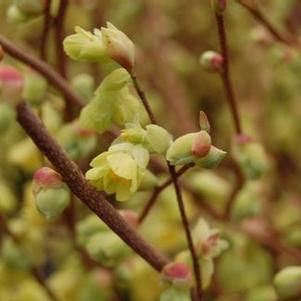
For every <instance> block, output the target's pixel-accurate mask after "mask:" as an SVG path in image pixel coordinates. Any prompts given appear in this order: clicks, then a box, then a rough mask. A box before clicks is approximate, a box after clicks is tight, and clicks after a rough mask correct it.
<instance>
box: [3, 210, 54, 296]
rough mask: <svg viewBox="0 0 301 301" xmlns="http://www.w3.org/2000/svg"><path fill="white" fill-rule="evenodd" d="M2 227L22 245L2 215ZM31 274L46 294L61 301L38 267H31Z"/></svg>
mask: <svg viewBox="0 0 301 301" xmlns="http://www.w3.org/2000/svg"><path fill="white" fill-rule="evenodd" d="M0 226H1V228H2V229H3V231H4V232H5V233H6V234H7V235H8V236H9V237H11V238H12V240H13V241H14V242H15V243H16V244H17V245H20V244H21V241H20V238H19V237H18V236H17V235H16V234H15V233H13V232H12V231H11V230H10V228H9V226H8V224H7V221H6V219H5V217H4V216H3V215H2V214H0ZM30 272H31V274H32V276H33V277H34V279H35V280H36V281H37V282H38V283H39V284H40V285H41V286H42V287H43V288H44V290H45V292H46V293H47V295H48V296H49V297H50V298H51V299H52V300H54V301H59V300H58V298H57V297H56V295H55V294H54V292H53V291H52V290H51V288H50V287H49V286H48V284H47V283H46V281H45V279H44V277H42V275H41V273H40V270H39V268H38V267H34V266H33V267H31V268H30Z"/></svg>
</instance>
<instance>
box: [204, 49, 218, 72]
mask: <svg viewBox="0 0 301 301" xmlns="http://www.w3.org/2000/svg"><path fill="white" fill-rule="evenodd" d="M200 63H201V65H202V66H203V67H204V68H205V69H206V70H207V71H211V72H222V70H223V63H224V58H223V57H222V56H221V55H220V54H219V53H217V52H215V51H206V52H204V53H203V54H202V55H201V57H200Z"/></svg>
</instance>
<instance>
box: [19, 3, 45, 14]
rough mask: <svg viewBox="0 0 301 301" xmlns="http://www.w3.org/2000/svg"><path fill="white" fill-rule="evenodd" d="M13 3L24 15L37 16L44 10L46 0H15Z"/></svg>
mask: <svg viewBox="0 0 301 301" xmlns="http://www.w3.org/2000/svg"><path fill="white" fill-rule="evenodd" d="M14 2H15V5H16V6H17V7H18V9H19V10H20V11H21V12H22V13H23V14H25V15H28V16H37V15H40V14H42V13H43V12H44V10H45V5H46V0H15V1H14Z"/></svg>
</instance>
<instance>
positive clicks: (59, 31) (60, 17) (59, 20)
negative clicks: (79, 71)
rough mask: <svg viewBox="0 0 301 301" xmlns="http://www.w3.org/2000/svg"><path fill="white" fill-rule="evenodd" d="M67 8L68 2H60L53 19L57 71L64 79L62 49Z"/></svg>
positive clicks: (65, 67)
mask: <svg viewBox="0 0 301 301" xmlns="http://www.w3.org/2000/svg"><path fill="white" fill-rule="evenodd" d="M67 8H68V0H61V1H60V6H59V10H58V14H57V16H56V18H55V45H56V64H57V70H58V71H59V73H60V74H61V76H63V77H64V78H66V75H67V60H66V56H65V52H64V48H63V40H64V35H65V32H64V23H65V17H66V13H67Z"/></svg>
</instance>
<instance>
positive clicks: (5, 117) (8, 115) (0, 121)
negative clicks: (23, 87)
mask: <svg viewBox="0 0 301 301" xmlns="http://www.w3.org/2000/svg"><path fill="white" fill-rule="evenodd" d="M14 119H15V111H14V109H13V108H12V107H11V106H9V105H8V104H6V103H0V134H4V133H6V131H7V130H8V129H9V128H10V126H11V124H12V123H13V121H14Z"/></svg>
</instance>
